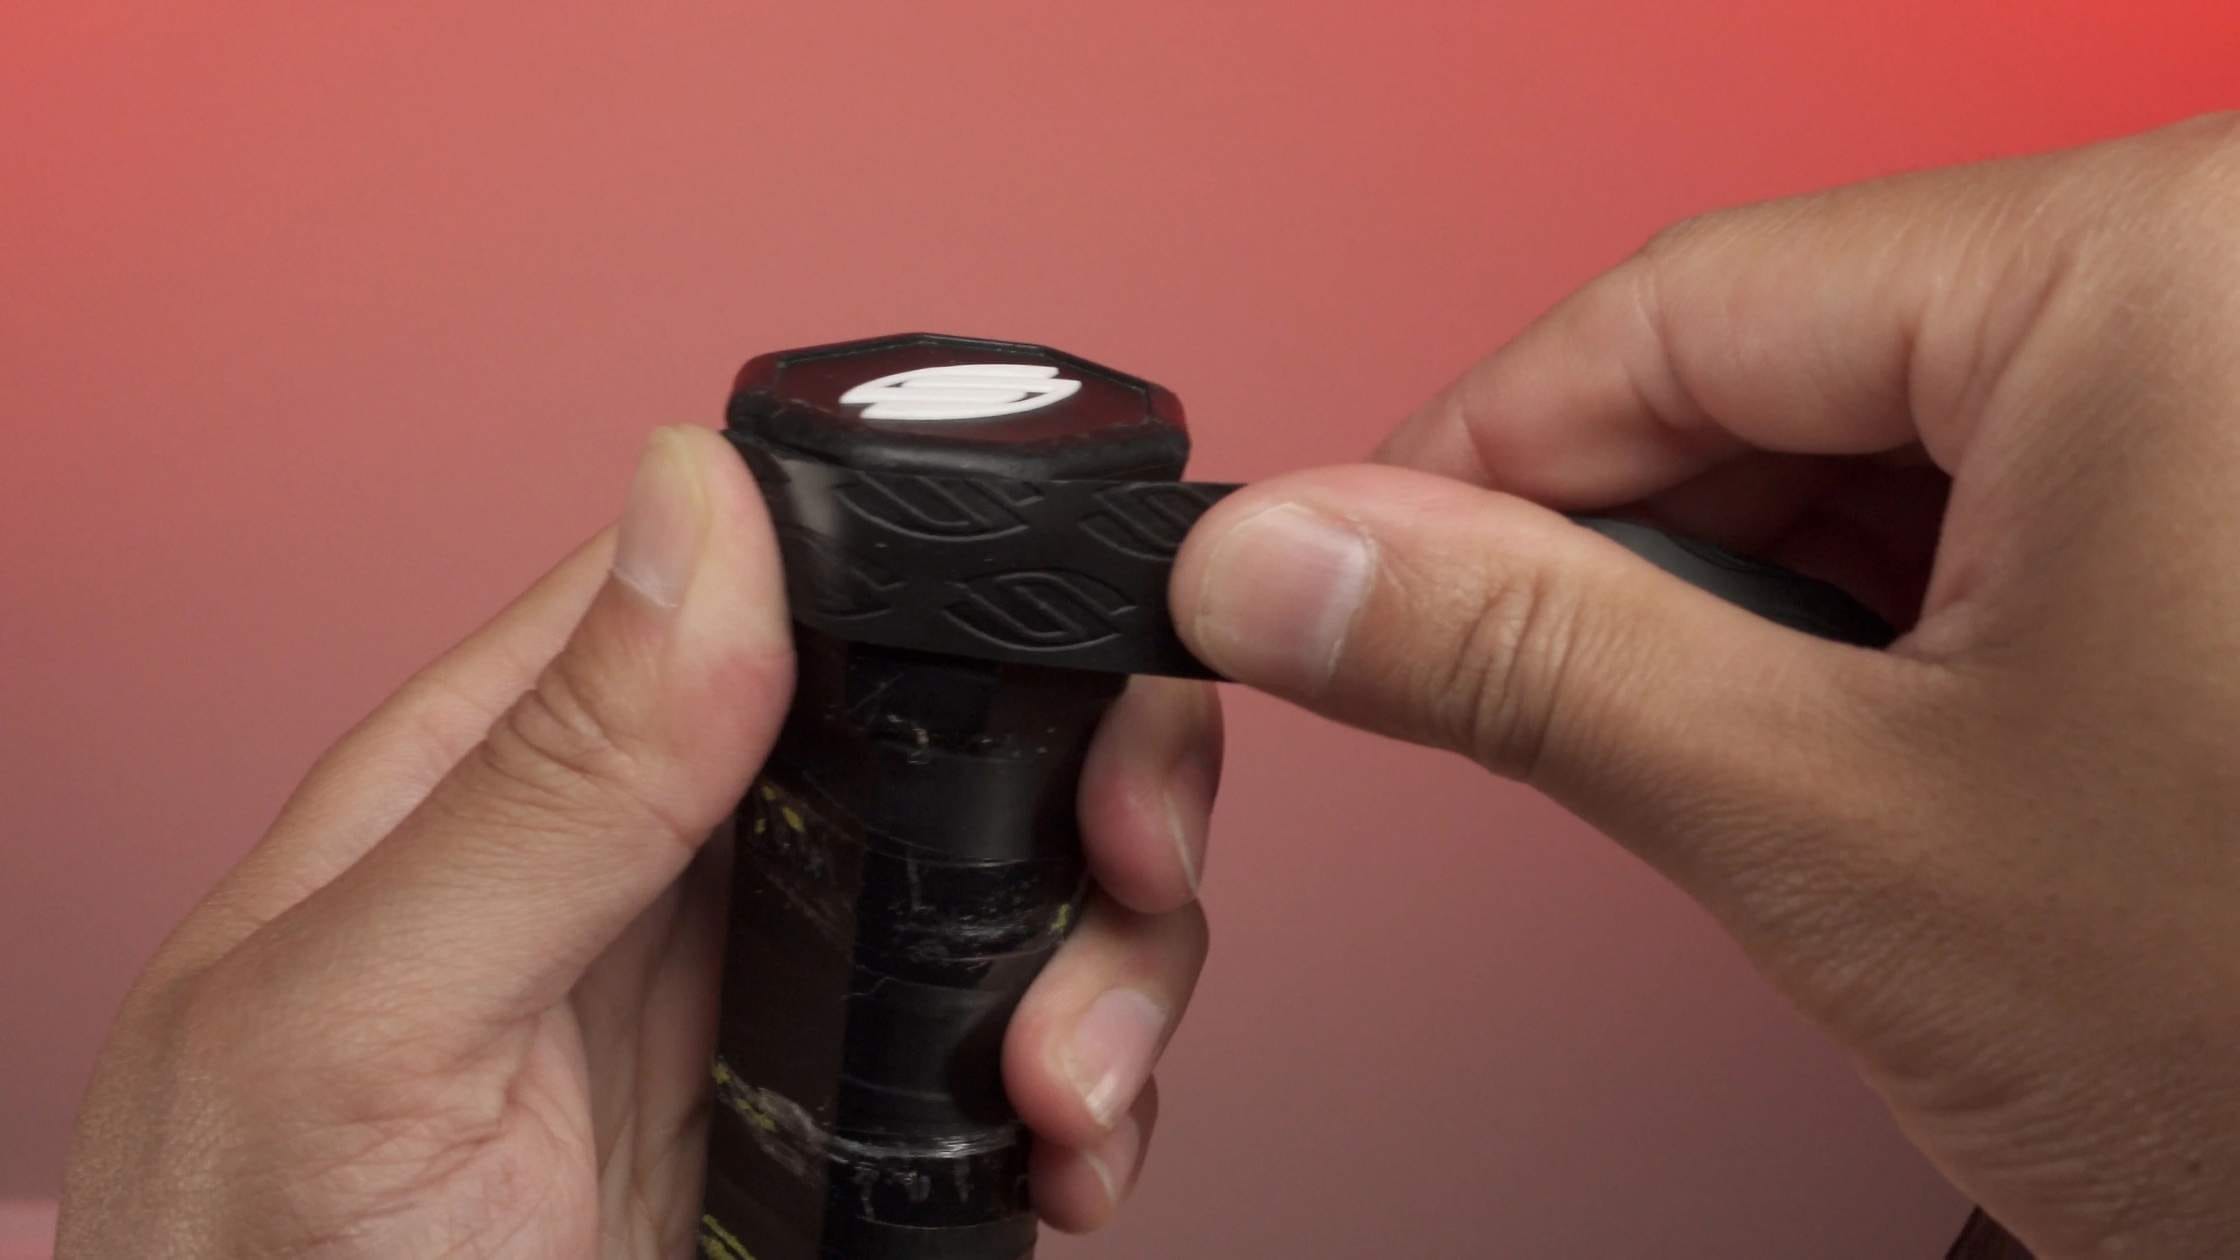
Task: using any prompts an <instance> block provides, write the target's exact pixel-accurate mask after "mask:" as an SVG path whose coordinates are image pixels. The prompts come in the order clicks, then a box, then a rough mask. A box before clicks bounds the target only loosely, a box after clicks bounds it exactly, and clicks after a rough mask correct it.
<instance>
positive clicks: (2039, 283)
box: [1378, 150, 2091, 510]
mask: <svg viewBox="0 0 2240 1260" xmlns="http://www.w3.org/2000/svg"><path fill="white" fill-rule="evenodd" d="M2090 152H2091V151H2090V150H2085V151H2080V154H2077V155H2055V156H2051V157H2037V158H2027V159H2015V160H2008V161H2002V162H1995V163H1987V164H1983V165H1978V166H1972V167H1959V168H1953V169H1949V170H1939V171H1930V172H1925V173H1921V174H1916V175H1907V176H1902V177H1898V178H1894V179H1887V180H1882V181H1878V182H1874V183H1869V184H1861V185H1856V186H1852V187H1848V188H1842V189H1837V190H1834V191H1831V192H1825V193H1817V194H1813V195H1810V196H1804V197H1797V198H1792V199H1788V200H1783V201H1775V202H1768V203H1765V204H1762V205H1756V206H1750V207H1745V208H1742V209H1738V210H1730V211H1724V212H1721V213H1718V214H1714V215H1710V216H1707V217H1705V218H1702V219H1697V220H1693V221H1690V222H1688V223H1684V224H1681V225H1680V226H1679V227H1677V228H1674V229H1671V230H1668V231H1666V232H1664V233H1662V234H1660V235H1658V236H1657V237H1656V238H1655V239H1654V240H1653V241H1651V242H1650V243H1649V245H1647V246H1646V247H1644V248H1643V249H1642V250H1640V251H1639V252H1638V253H1636V254H1635V255H1633V256H1632V257H1631V258H1629V259H1627V260H1626V261H1625V262H1624V263H1622V264H1620V265H1619V266H1618V267H1616V268H1615V269H1613V270H1611V271H1609V272H1607V273H1605V274H1604V275H1603V276H1601V277H1600V278H1598V279H1596V280H1594V281H1593V282H1591V283H1590V284H1588V285H1587V286H1586V287H1585V288H1583V289H1581V290H1579V291H1578V292H1577V293H1575V294H1574V295H1573V296H1572V297H1570V298H1569V299H1567V300H1565V301H1564V302H1562V303H1561V304H1559V305H1557V306H1556V307H1555V308H1553V309H1552V310H1550V311H1549V312H1548V313H1547V314H1546V315H1544V316H1542V317H1541V318H1540V319H1539V320H1538V321H1536V322H1535V323H1534V324H1532V325H1531V326H1530V327H1529V328H1527V329H1526V330H1525V332H1524V333H1523V334H1521V335H1520V336H1518V337H1517V338H1516V340H1514V341H1513V342H1511V343H1510V344H1509V345H1507V346H1505V347H1503V348H1502V349H1500V350H1499V351H1497V352H1495V353H1494V354H1493V355H1492V356H1490V357H1489V358H1487V359H1486V360H1484V361H1483V362H1481V363H1479V364H1478V365H1477V366H1476V367H1474V368H1472V369H1471V370H1470V371H1469V372H1468V373H1467V374H1465V375H1464V376H1463V377H1462V378H1461V379H1460V380H1458V381H1456V382H1455V383H1454V384H1453V385H1451V386H1449V387H1448V388H1447V389H1446V390H1445V391H1443V392H1442V393H1441V394H1440V395H1439V396H1438V397H1437V398H1435V399H1433V400H1432V402H1431V403H1429V404H1428V405H1427V406H1425V407H1424V408H1423V409H1422V410H1421V411H1419V412H1418V413H1417V414H1416V415H1415V416H1414V417H1412V418H1411V419H1409V420H1408V421H1407V422H1406V423H1404V424H1403V425H1402V426H1401V427H1400V428H1399V429H1398V430H1397V431H1396V432H1395V433H1393V434H1392V435H1391V437H1390V438H1388V439H1387V440H1386V441H1385V443H1384V444H1383V446H1382V447H1381V448H1380V449H1379V451H1378V458H1379V459H1380V460H1382V461H1385V462H1389V463H1395V464H1401V465H1405V466H1409V467H1414V468H1418V469H1422V470H1424V471H1428V472H1434V473H1439V474H1442V475H1445V476H1450V477H1456V478H1460V479H1463V480H1467V481H1471V482H1475V483H1477V484H1481V485H1485V486H1488V487H1491V488H1494V489H1499V490H1503V491H1506V492H1509V493H1513V494H1518V495H1522V496H1524V497H1527V498H1531V499H1535V500H1537V501H1539V502H1541V503H1543V504H1546V505H1548V506H1552V507H1558V508H1566V509H1572V510H1580V509H1590V508H1603V507H1608V506H1611V505H1614V504H1619V503H1628V502H1632V501H1634V500H1637V499H1642V498H1645V497H1648V496H1650V495H1653V494H1656V493H1657V492H1659V491H1661V490H1665V489H1669V488H1671V487H1673V486H1676V485H1679V484H1681V483H1682V482H1685V481H1688V480H1689V479H1691V478H1694V477H1697V476H1699V475H1701V474H1703V473H1704V472H1706V471H1708V470H1710V469H1712V468H1715V467H1717V466H1719V465H1722V464H1725V463H1728V462H1730V461H1733V460H1735V459H1736V458H1738V457H1740V456H1742V455H1745V454H1747V453H1750V452H1775V453H1781V454H1787V455H1861V454H1870V453H1876V452H1882V451H1890V450H1896V449H1899V448H1903V447H1907V446H1909V445H1912V444H1914V443H1916V442H1919V443H1921V444H1922V445H1923V446H1925V448H1926V449H1927V451H1928V453H1929V454H1930V456H1931V457H1932V458H1933V459H1934V460H1935V461H1936V462H1937V463H1938V464H1939V465H1941V466H1943V467H1944V468H1946V469H1947V470H1948V471H1949V470H1950V469H1951V468H1953V467H1954V466H1955V464H1956V463H1957V462H1958V460H1959V458H1960V456H1961V453H1962V451H1963V450H1964V448H1965V446H1966V444H1967V441H1968V438H1969V436H1970V426H1969V423H1968V422H1969V420H1970V418H1971V417H1972V416H1973V414H1974V412H1975V407H1974V404H1976V403H1978V402H1980V401H1981V400H1982V399H1983V398H1985V397H1987V396H1989V395H1990V394H1991V393H1992V392H1993V391H1995V390H1996V389H1997V388H1998V384H1999V381H2000V378H2001V376H2002V374H2003V373H2004V372H2005V371H2006V370H2007V368H2008V366H2009V365H2010V364H2011V363H2012V362H2013V359H2014V352H2015V350H2016V348H2017V347H2018V345H2020V344H2021V342H2022V340H2023V337H2024V334H2025V333H2026V332H2027V331H2028V330H2029V328H2030V327H2031V326H2032V324H2033V323H2034V321H2035V318H2036V316H2037V314H2038V312H2039V311H2040V310H2041V309H2042V308H2043V306H2044V305H2045V303H2046V302H2047V301H2048V299H2049V295H2050V294H2051V293H2052V292H2053V291H2054V290H2055V289H2056V288H2057V287H2058V285H2059V284H2060V282H2061V280H2062V278H2063V276H2064V275H2065V273H2066V267H2065V266H2064V258H2065V256H2066V251H2067V245H2068V243H2069V242H2070V241H2072V240H2073V239H2074V235H2075V233H2076V231H2077V227H2078V223H2079V222H2080V220H2081V216H2078V215H2076V214H2073V213H2070V210H2071V207H2070V206H2069V205H2068V204H2067V201H2068V200H2073V199H2064V198H2063V197H2062V196H2061V193H2062V181H2061V180H2060V179H2059V178H2058V175H2059V174H2060V172H2061V171H2062V169H2063V167H2064V165H2065V164H2069V163H2074V162H2075V161H2077V160H2079V157H2080V156H2081V155H2084V154H2089V153H2090ZM2025 225H2027V230H2020V229H2022V228H2024V227H2025Z"/></svg>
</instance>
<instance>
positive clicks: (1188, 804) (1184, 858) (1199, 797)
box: [1163, 756, 1213, 897]
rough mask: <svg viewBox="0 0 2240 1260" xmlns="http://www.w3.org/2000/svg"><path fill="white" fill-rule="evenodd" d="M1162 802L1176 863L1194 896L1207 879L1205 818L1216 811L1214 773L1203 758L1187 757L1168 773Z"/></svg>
mask: <svg viewBox="0 0 2240 1260" xmlns="http://www.w3.org/2000/svg"><path fill="white" fill-rule="evenodd" d="M1163 803H1164V804H1165V806H1166V812H1167V834H1168V835H1170V836H1172V837H1173V838H1174V855H1175V860H1176V861H1178V862H1180V863H1182V878H1183V880H1184V881H1185V882H1186V883H1188V884H1189V885H1190V895H1191V896H1193V897H1195V896H1197V895H1198V881H1199V880H1201V879H1203V878H1204V877H1205V867H1206V816H1207V815H1208V814H1210V813H1212V812H1213V770H1212V768H1211V767H1209V766H1207V765H1206V764H1205V759H1204V758H1202V757H1197V756H1186V757H1184V758H1183V759H1182V760H1181V761H1180V762H1179V763H1177V764H1176V765H1175V767H1174V769H1173V770H1171V771H1169V772H1168V774H1167V790H1166V794H1165V797H1164V799H1163Z"/></svg>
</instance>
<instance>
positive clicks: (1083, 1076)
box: [1061, 989, 1167, 1126]
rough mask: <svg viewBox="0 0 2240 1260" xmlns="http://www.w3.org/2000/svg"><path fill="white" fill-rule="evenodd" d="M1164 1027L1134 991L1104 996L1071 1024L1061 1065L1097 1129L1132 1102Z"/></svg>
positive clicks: (1154, 1008)
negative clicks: (1071, 1031)
mask: <svg viewBox="0 0 2240 1260" xmlns="http://www.w3.org/2000/svg"><path fill="white" fill-rule="evenodd" d="M1166 1027H1167V1013H1166V1012H1165V1011H1164V1010H1162V1009H1160V1007H1159V1004H1158V1003H1157V1002H1154V1001H1152V1000H1151V999H1150V998H1149V997H1146V996H1145V995H1143V994H1141V993H1138V992H1137V991H1136V990H1134V989H1112V990H1110V991H1108V992H1106V993H1105V994H1103V995H1102V996H1101V997H1099V998H1098V999H1097V1000H1096V1001H1094V1002H1092V1003H1090V1004H1089V1009H1088V1011H1086V1012H1085V1013H1084V1014H1083V1015H1082V1016H1081V1022H1080V1023H1078V1024H1076V1025H1074V1028H1073V1040H1072V1041H1071V1042H1069V1043H1068V1044H1067V1046H1066V1052H1065V1062H1064V1063H1063V1064H1062V1065H1061V1066H1062V1067H1063V1068H1064V1069H1065V1074H1066V1079H1067V1080H1069V1081H1071V1082H1072V1083H1073V1087H1074V1089H1075V1090H1077V1091H1079V1092H1080V1094H1081V1102H1082V1105H1083V1106H1085V1107H1087V1108H1088V1109H1089V1114H1090V1115H1091V1116H1093V1117H1095V1118H1096V1121H1097V1123H1098V1124H1100V1125H1107V1126H1109V1125H1110V1124H1111V1123H1112V1121H1113V1118H1114V1117H1116V1116H1118V1115H1119V1114H1120V1113H1121V1112H1122V1111H1123V1110H1125V1109H1126V1108H1127V1106H1128V1104H1129V1103H1131V1102H1133V1101H1135V1096H1136V1094H1137V1092H1138V1091H1140V1090H1141V1089H1142V1088H1143V1083H1144V1082H1145V1081H1146V1080H1149V1079H1150V1078H1151V1061H1152V1060H1153V1059H1154V1058H1156V1057H1157V1056H1158V1053H1159V1038H1160V1036H1161V1035H1162V1034H1164V1033H1165V1032H1166Z"/></svg>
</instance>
